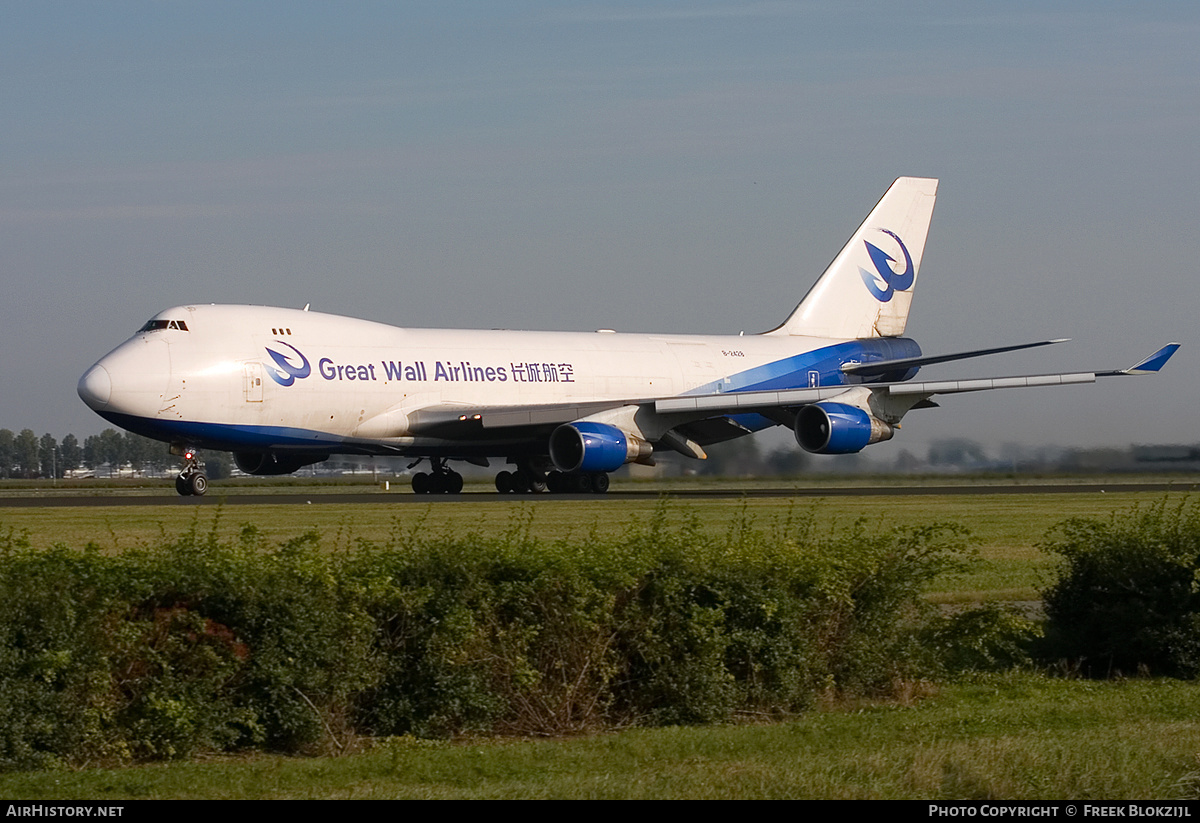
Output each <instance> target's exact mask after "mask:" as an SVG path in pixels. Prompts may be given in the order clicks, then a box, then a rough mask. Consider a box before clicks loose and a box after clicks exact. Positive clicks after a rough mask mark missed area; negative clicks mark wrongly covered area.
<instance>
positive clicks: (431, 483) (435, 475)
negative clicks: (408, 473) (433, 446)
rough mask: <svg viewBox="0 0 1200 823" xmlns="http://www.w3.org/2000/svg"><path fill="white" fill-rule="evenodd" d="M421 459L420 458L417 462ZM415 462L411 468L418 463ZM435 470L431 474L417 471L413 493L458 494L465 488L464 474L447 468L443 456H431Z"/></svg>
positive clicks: (430, 460)
mask: <svg viewBox="0 0 1200 823" xmlns="http://www.w3.org/2000/svg"><path fill="white" fill-rule="evenodd" d="M420 462H421V461H420V460H418V461H417V463H420ZM417 463H413V464H412V466H409V468H410V469H411V468H412V467H413V466H415V465H417ZM429 464H430V466H432V468H433V471H432V472H431V473H430V474H426V473H425V472H417V473H416V474H414V475H413V476H412V490H413V494H458V493H459V492H461V491H462V488H463V479H462V475H461V474H459V473H458V472H456V471H454V470H453V469H449V468H446V461H445V460H444V459H443V458H441V457H431V458H429Z"/></svg>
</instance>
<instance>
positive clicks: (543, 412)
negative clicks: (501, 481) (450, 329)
mask: <svg viewBox="0 0 1200 823" xmlns="http://www.w3.org/2000/svg"><path fill="white" fill-rule="evenodd" d="M1049 342H1058V341H1047V343H1049ZM1047 343H1038V344H1032V345H1046V344H1047ZM1014 348H1016V347H1014ZM1178 348H1179V344H1178V343H1171V344H1169V345H1167V346H1164V347H1163V348H1161V349H1159V350H1158V351H1156V352H1155V353H1154V354H1152V355H1150V356H1149V357H1147V358H1145V359H1144V360H1141V361H1139V362H1138V363H1137V364H1135V365H1133V366H1130V367H1129V368H1127V369H1117V370H1109V371H1095V372H1066V373H1059V374H1036V375H1019V376H1014V377H982V378H972V379H966V380H925V381H915V382H895V383H854V384H838V385H833V386H819V387H813V388H799V389H779V390H772V391H745V392H724V393H716V394H700V395H686V396H678V395H677V396H672V397H640V398H614V399H610V400H599V401H587V402H575V403H554V404H541V405H517V406H432V407H426V408H423V409H419V410H416V411H413V412H410V413H409V416H408V422H409V426H410V430H411V431H412V432H413V433H414V434H417V435H420V436H427V437H439V438H449V439H456V438H462V439H465V440H472V439H477V438H485V437H489V436H493V434H502V432H499V431H497V430H504V429H509V430H523V431H525V432H526V433H528V431H529V430H530V429H537V428H543V429H546V430H552V429H553V428H554V427H556V426H559V425H561V424H564V423H572V422H575V421H578V420H581V419H583V418H586V417H589V416H591V415H595V414H599V413H602V412H606V411H609V410H612V409H618V408H621V407H630V406H634V407H641V408H643V409H653V411H654V412H655V413H657V414H659V415H670V416H673V417H674V418H675V420H676V421H677V422H676V423H675V425H678V424H683V423H685V422H687V421H689V420H690V421H700V420H704V419H706V418H716V417H721V416H726V415H737V414H745V413H758V414H763V415H766V416H768V417H772V415H771V414H770V412H771V410H773V409H795V408H798V407H800V406H806V405H809V404H811V403H819V402H821V401H825V400H833V399H835V398H839V397H841V396H842V395H845V394H846V393H847V392H850V391H857V392H862V391H863V390H866V391H870V392H872V393H876V392H878V393H882V394H885V395H886V396H888V397H890V398H894V400H895V403H896V406H898V407H899V408H901V409H902V410H907V409H910V408H913V407H916V406H920V405H922V404H928V403H929V401H928V398H930V397H932V396H933V395H937V394H960V393H964V392H976V391H990V390H993V389H1009V388H1031V387H1034V386H1067V385H1073V384H1077V383H1094V382H1095V381H1096V378H1098V377H1112V376H1117V375H1131V374H1150V373H1153V372H1156V371H1158V370H1159V369H1161V368H1162V367H1163V365H1164V364H1165V363H1166V362H1167V360H1168V359H1170V357H1171V355H1173V354H1174V353H1175V351H1176V350H1177V349H1178ZM985 353H991V352H990V351H989V352H985ZM955 359H958V358H957V357H956V358H955ZM898 362H900V361H895V362H894V363H892V364H888V365H889V366H894V365H895V363H898ZM901 413H903V412H901ZM485 432H487V433H485ZM513 433H514V435H515V434H516V431H514V432H513ZM741 433H745V430H742V432H741ZM729 436H732V434H731V433H729V432H709V433H708V434H707V436H706V437H704V438H701V439H702V440H704V441H705V442H715V441H717V440H721V439H726V438H727V437H729Z"/></svg>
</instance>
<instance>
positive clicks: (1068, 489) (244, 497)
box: [0, 481, 1198, 509]
mask: <svg viewBox="0 0 1200 823" xmlns="http://www.w3.org/2000/svg"><path fill="white" fill-rule="evenodd" d="M1197 488H1198V486H1197V484H1195V483H1191V482H1184V481H1178V482H1174V483H1172V482H1163V483H1118V482H1114V483H1040V484H1022V485H1005V486H1000V485H995V486H989V485H984V484H978V485H943V486H928V485H917V486H903V485H894V486H839V487H829V488H802V489H795V488H776V489H747V488H738V487H737V486H736V485H735V486H732V487H730V488H728V489H711V488H708V489H645V490H643V489H613V490H612V491H609V492H608V494H605V495H594V494H506V495H499V494H497V493H495V492H491V491H488V492H485V491H466V492H464V493H462V494H412V493H411V492H409V491H407V490H404V491H391V492H383V491H374V490H373V491H369V492H362V493H319V492H318V493H303V492H301V493H296V494H292V493H284V494H252V493H251V494H242V493H231V494H221V490H220V487H212V488H211V489H210V491H209V494H207V495H206V496H204V497H180V496H179V495H177V494H175V493H174V491H173V490H168V489H167V488H166V487H164V489H163V491H162V493H161V494H138V495H134V494H129V495H118V494H86V495H84V494H62V493H54V492H48V493H46V494H41V495H37V494H30V495H21V496H11V497H0V509H2V508H56V507H68V506H170V505H175V506H215V505H225V506H263V505H266V506H288V505H314V506H318V505H341V506H346V505H360V504H363V503H375V504H380V503H382V504H388V505H409V504H423V505H429V504H438V505H454V504H455V503H486V502H506V501H513V502H515V501H530V502H532V501H535V500H547V501H553V500H598V499H605V500H613V501H620V500H656V499H658V498H660V497H670V498H677V499H680V500H721V499H725V500H731V499H732V500H736V499H738V498H741V497H747V498H798V499H799V498H817V497H896V496H900V497H906V496H930V495H989V494H990V495H997V494H1008V495H1012V494H1104V493H1117V492H1163V493H1165V492H1184V493H1186V492H1195V491H1196V490H1197Z"/></svg>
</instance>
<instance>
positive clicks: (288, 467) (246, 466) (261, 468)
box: [233, 452, 329, 475]
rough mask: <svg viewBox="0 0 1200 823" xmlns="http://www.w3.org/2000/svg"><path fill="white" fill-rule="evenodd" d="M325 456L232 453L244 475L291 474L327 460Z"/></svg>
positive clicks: (234, 460) (327, 456)
mask: <svg viewBox="0 0 1200 823" xmlns="http://www.w3.org/2000/svg"><path fill="white" fill-rule="evenodd" d="M328 459H329V455H327V454H279V453H277V452H234V453H233V462H235V463H237V467H238V468H239V469H241V470H242V471H244V472H245V473H246V474H256V475H273V474H291V473H292V472H294V471H296V470H298V469H301V468H303V467H304V466H308V465H311V464H313V463H320V462H321V461H322V460H328Z"/></svg>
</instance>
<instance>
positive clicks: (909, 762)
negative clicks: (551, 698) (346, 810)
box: [0, 674, 1200, 801]
mask: <svg viewBox="0 0 1200 823" xmlns="http://www.w3.org/2000/svg"><path fill="white" fill-rule="evenodd" d="M1198 753H1200V689H1197V688H1196V687H1195V686H1194V685H1193V684H1190V683H1180V682H1166V681H1125V682H1119V683H1088V682H1081V681H1066V680H1056V679H1050V678H1045V677H1040V676H1035V675H1025V674H1017V675H998V676H989V677H984V678H979V679H977V680H973V681H971V682H965V683H960V684H955V685H951V686H947V687H944V688H943V689H942V690H941V691H940V692H939V693H936V694H932V695H930V696H926V697H924V698H922V699H917V700H913V701H911V702H910V703H908V704H907V705H896V704H891V705H862V706H848V707H847V706H842V707H837V708H835V709H831V710H829V711H819V712H812V713H810V714H808V715H806V716H804V717H801V718H798V719H796V720H793V721H789V722H783V723H775V724H771V725H741V726H708V727H690V728H684V727H673V728H664V729H635V730H629V731H625V732H621V733H618V734H609V735H599V736H593V737H586V738H577V739H569V740H556V741H529V740H468V741H457V742H452V743H447V742H429V741H416V740H412V739H408V738H394V739H391V740H386V741H381V742H380V743H379V744H378V745H377V746H376V747H375V748H374V749H373V750H370V751H367V752H364V753H359V754H353V755H344V756H341V757H321V758H295V757H292V758H287V757H273V756H264V755H259V756H253V757H249V758H218V759H212V760H206V761H197V762H192V763H178V764H167V765H149V766H141V767H134V768H125V769H118V770H104V769H97V770H82V771H70V772H68V771H58V772H38V773H23V774H9V775H0V796H3V797H6V798H8V799H10V800H45V799H55V798H90V799H96V800H102V801H107V800H120V799H164V798H206V799H284V798H294V799H312V798H326V799H393V798H424V799H449V798H581V799H582V798H611V799H617V798H714V799H717V798H722V799H726V798H736V799H751V798H831V799H853V798H860V799H865V798H871V799H881V798H882V799H887V798H917V799H929V800H935V799H975V800H980V799H991V800H998V799H1007V800H1014V799H1046V798H1063V799H1071V800H1086V799H1107V800H1117V799H1174V798H1192V799H1194V798H1196V797H1197V790H1198V788H1200V762H1198V760H1197V755H1198Z"/></svg>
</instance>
